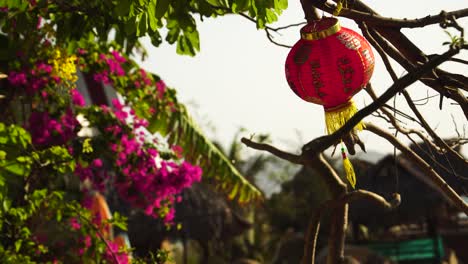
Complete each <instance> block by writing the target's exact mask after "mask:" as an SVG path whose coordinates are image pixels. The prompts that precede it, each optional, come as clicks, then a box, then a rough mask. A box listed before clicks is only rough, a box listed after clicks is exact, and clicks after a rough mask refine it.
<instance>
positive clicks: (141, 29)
mask: <svg viewBox="0 0 468 264" xmlns="http://www.w3.org/2000/svg"><path fill="white" fill-rule="evenodd" d="M147 29H148V16H147V14H146V13H143V14H142V15H141V18H140V20H139V22H138V28H137V31H136V34H137V36H139V37H141V36H144V35H145V34H146V30H147Z"/></svg>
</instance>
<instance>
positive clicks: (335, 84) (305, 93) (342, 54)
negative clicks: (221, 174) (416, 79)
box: [285, 18, 374, 186]
mask: <svg viewBox="0 0 468 264" xmlns="http://www.w3.org/2000/svg"><path fill="white" fill-rule="evenodd" d="M285 68H286V79H287V80H288V83H289V86H290V87H291V89H292V90H293V91H294V93H296V95H297V96H299V97H300V98H302V99H303V100H305V101H307V102H311V103H315V104H320V105H323V107H324V108H325V122H326V127H327V132H328V133H329V134H331V133H333V132H335V131H336V130H338V129H339V128H340V127H341V126H343V125H344V124H345V123H346V121H348V120H349V119H350V118H351V117H352V116H353V115H354V114H355V113H356V112H357V108H356V106H355V105H354V103H353V101H352V99H351V98H352V97H353V95H355V94H356V93H357V92H359V91H360V90H361V89H362V88H363V87H364V86H365V85H366V84H367V83H368V82H369V79H370V77H371V75H372V71H373V69H374V55H373V53H372V50H371V48H370V45H369V43H368V42H367V41H366V40H365V39H364V38H363V37H362V36H361V35H359V34H358V33H356V32H355V31H353V30H351V29H348V28H344V27H341V26H340V24H339V23H338V20H337V19H336V18H322V19H321V20H318V21H313V22H310V23H308V24H307V25H306V26H304V27H303V28H302V29H301V39H300V40H299V41H298V42H297V43H296V44H295V45H294V46H293V47H292V49H291V51H290V52H289V54H288V57H287V59H286V67H285ZM362 128H363V125H362V124H361V123H360V124H358V125H356V126H355V127H354V130H362ZM342 154H343V160H344V162H345V163H344V164H345V168H346V170H347V174H348V176H349V177H348V178H349V180H350V182H351V185H353V186H354V183H355V178H354V176H351V175H349V174H354V172H348V170H352V167H350V163H349V160H348V159H347V157H346V153H345V152H344V148H342ZM347 163H349V166H347V165H348V164H347ZM350 177H351V178H353V179H351V178H350Z"/></svg>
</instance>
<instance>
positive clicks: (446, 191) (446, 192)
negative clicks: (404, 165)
mask: <svg viewBox="0 0 468 264" xmlns="http://www.w3.org/2000/svg"><path fill="white" fill-rule="evenodd" d="M365 129H366V130H368V131H371V132H373V133H374V134H376V135H378V136H381V137H383V138H385V139H386V140H388V141H389V142H390V143H391V144H392V145H394V146H395V147H396V148H397V149H398V150H400V151H401V152H402V153H403V155H405V156H406V157H407V158H408V159H410V160H411V161H412V162H414V164H415V165H417V166H418V167H419V168H420V169H421V170H422V171H423V172H424V174H425V175H426V176H427V177H428V180H429V181H430V183H432V184H431V185H430V186H431V187H432V188H433V189H434V190H436V191H437V192H438V193H440V194H441V195H442V196H443V197H444V198H446V199H447V200H448V201H449V202H450V203H451V204H453V205H454V206H455V207H456V208H458V209H459V210H460V211H462V212H464V213H465V214H466V215H468V204H467V203H466V202H465V201H464V200H463V199H462V198H461V197H460V196H459V195H458V194H457V193H456V192H455V191H454V190H453V189H452V187H450V186H449V185H448V184H447V183H446V182H445V181H444V179H442V177H441V176H440V175H439V174H437V172H436V171H434V169H432V167H431V165H429V164H427V162H426V161H424V160H423V159H422V158H421V157H419V156H418V155H416V153H414V152H413V151H412V150H411V149H410V148H408V147H407V146H405V145H403V143H401V142H400V141H399V140H398V139H396V138H395V137H394V136H393V135H392V134H390V133H387V132H385V131H383V130H382V129H380V128H379V127H377V126H375V125H373V124H371V123H366V128H365Z"/></svg>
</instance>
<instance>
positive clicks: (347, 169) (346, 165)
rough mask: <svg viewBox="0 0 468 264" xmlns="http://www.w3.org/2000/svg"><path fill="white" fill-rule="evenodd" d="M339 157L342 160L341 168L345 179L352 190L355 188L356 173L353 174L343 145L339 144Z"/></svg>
mask: <svg viewBox="0 0 468 264" xmlns="http://www.w3.org/2000/svg"><path fill="white" fill-rule="evenodd" d="M341 157H342V158H343V167H344V171H345V173H346V179H348V181H349V183H350V184H351V187H353V189H354V188H355V186H356V173H355V172H354V168H353V164H351V161H350V160H349V158H348V157H347V155H346V151H345V148H344V146H343V143H341Z"/></svg>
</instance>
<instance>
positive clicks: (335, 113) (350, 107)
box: [325, 100, 364, 134]
mask: <svg viewBox="0 0 468 264" xmlns="http://www.w3.org/2000/svg"><path fill="white" fill-rule="evenodd" d="M357 111H358V110H357V108H356V105H355V104H354V102H353V101H352V100H350V101H349V102H347V103H345V104H342V105H339V106H337V107H333V108H328V109H327V108H326V109H325V123H326V124H327V133H328V134H333V133H334V132H335V131H337V130H338V129H340V127H342V126H343V125H344V124H345V123H346V122H347V121H348V120H349V119H351V117H353V115H354V114H356V113H357ZM362 129H364V124H363V123H361V122H359V123H358V124H357V125H356V126H355V127H354V129H353V130H358V131H361V130H362Z"/></svg>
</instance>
